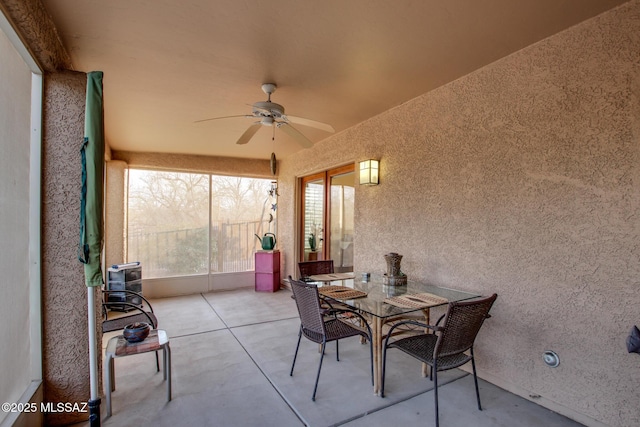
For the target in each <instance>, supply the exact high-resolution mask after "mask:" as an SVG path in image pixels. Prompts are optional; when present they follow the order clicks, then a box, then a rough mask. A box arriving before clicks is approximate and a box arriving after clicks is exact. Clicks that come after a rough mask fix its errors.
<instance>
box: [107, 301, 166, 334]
mask: <svg viewBox="0 0 640 427" xmlns="http://www.w3.org/2000/svg"><path fill="white" fill-rule="evenodd" d="M102 306H103V307H104V308H106V307H110V306H117V307H119V308H122V307H128V308H131V309H133V310H136V311H137V313H136V314H127V315H126V316H122V317H116V318H115V319H106V320H103V321H102V332H111V331H116V330H119V329H122V328H123V327H124V324H123V323H126V322H127V320H126V319H132V318H136V317H137V318H140V317H143V318H144V319H145V320H146V321H148V323H149V325H151V327H153V328H154V329H155V328H157V327H158V321H157V319H156V317H155V315H154V314H153V313H150V312H148V311H145V310H143V309H142V308H141V307H139V306H137V305H135V304H131V303H128V302H103V303H102ZM120 326H122V327H120Z"/></svg>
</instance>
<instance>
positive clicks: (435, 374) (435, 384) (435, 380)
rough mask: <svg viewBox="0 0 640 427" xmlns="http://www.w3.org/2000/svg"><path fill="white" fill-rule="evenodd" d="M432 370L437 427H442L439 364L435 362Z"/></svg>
mask: <svg viewBox="0 0 640 427" xmlns="http://www.w3.org/2000/svg"><path fill="white" fill-rule="evenodd" d="M431 370H432V373H433V395H434V396H435V400H436V427H440V414H439V412H438V362H436V361H434V362H433V367H432V368H431Z"/></svg>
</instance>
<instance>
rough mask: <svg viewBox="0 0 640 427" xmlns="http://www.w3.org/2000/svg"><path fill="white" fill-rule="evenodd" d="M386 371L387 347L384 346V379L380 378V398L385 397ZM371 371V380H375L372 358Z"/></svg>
mask: <svg viewBox="0 0 640 427" xmlns="http://www.w3.org/2000/svg"><path fill="white" fill-rule="evenodd" d="M372 348H373V347H372ZM372 356H373V355H372ZM386 370H387V346H384V348H383V349H382V375H381V377H382V378H380V397H384V374H385V371H386ZM371 371H372V372H371V379H372V380H373V357H371Z"/></svg>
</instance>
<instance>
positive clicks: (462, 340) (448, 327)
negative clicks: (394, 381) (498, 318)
mask: <svg viewBox="0 0 640 427" xmlns="http://www.w3.org/2000/svg"><path fill="white" fill-rule="evenodd" d="M497 297H498V295H496V294H493V295H492V296H490V297H487V298H482V299H474V300H472V301H462V302H452V303H449V306H448V308H447V312H446V313H445V314H444V315H443V316H442V317H440V319H438V322H437V323H436V325H427V324H424V323H420V322H417V321H414V320H405V321H402V322H398V323H396V324H395V325H393V327H392V328H391V329H390V330H389V333H388V334H387V338H386V339H385V341H384V347H383V352H382V381H381V387H380V395H381V396H382V397H384V379H385V370H386V364H387V349H390V348H397V349H399V350H402V351H403V352H405V353H407V354H408V355H409V356H412V357H415V358H416V359H418V360H420V361H421V362H423V363H426V364H427V365H428V366H429V368H430V378H431V379H432V380H433V389H434V395H435V417H436V427H438V426H439V416H438V415H439V414H438V372H439V371H446V370H449V369H453V368H457V367H459V366H462V365H464V364H465V363H467V362H469V361H470V362H471V366H472V368H473V380H474V382H475V386H476V397H477V399H478V409H479V410H482V406H481V405H480V391H479V389H478V377H477V375H476V364H475V360H474V357H473V343H474V341H475V339H476V336H477V335H478V332H479V331H480V327H481V326H482V324H483V322H484V320H485V319H487V318H488V317H490V315H489V310H491V306H492V305H493V303H494V302H495V300H496V298H497ZM443 318H444V324H443V325H442V326H438V325H439V323H440V321H441V320H442V319H443ZM404 324H412V325H416V326H419V327H423V328H427V329H429V330H431V331H433V333H431V332H427V333H422V334H420V335H414V336H410V337H406V338H401V339H398V340H396V341H392V342H389V339H390V338H391V335H392V333H393V330H394V329H395V328H397V327H399V326H402V325H404ZM466 351H469V354H466V353H465V352H466Z"/></svg>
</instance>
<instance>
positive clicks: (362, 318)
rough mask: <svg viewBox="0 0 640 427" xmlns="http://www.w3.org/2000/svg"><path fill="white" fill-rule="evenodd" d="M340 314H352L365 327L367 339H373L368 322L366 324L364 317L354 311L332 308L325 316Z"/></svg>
mask: <svg viewBox="0 0 640 427" xmlns="http://www.w3.org/2000/svg"><path fill="white" fill-rule="evenodd" d="M341 313H349V314H352V315H354V316H356V317H357V318H359V319H360V321H361V324H362V325H365V326H366V327H367V332H368V333H369V339H372V338H373V332H372V331H371V327H370V326H369V322H367V319H365V318H364V316H363V315H362V314H360V313H358V312H357V311H355V310H349V309H344V308H332V309H329V310H327V314H332V315H334V316H335V315H337V314H341Z"/></svg>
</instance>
